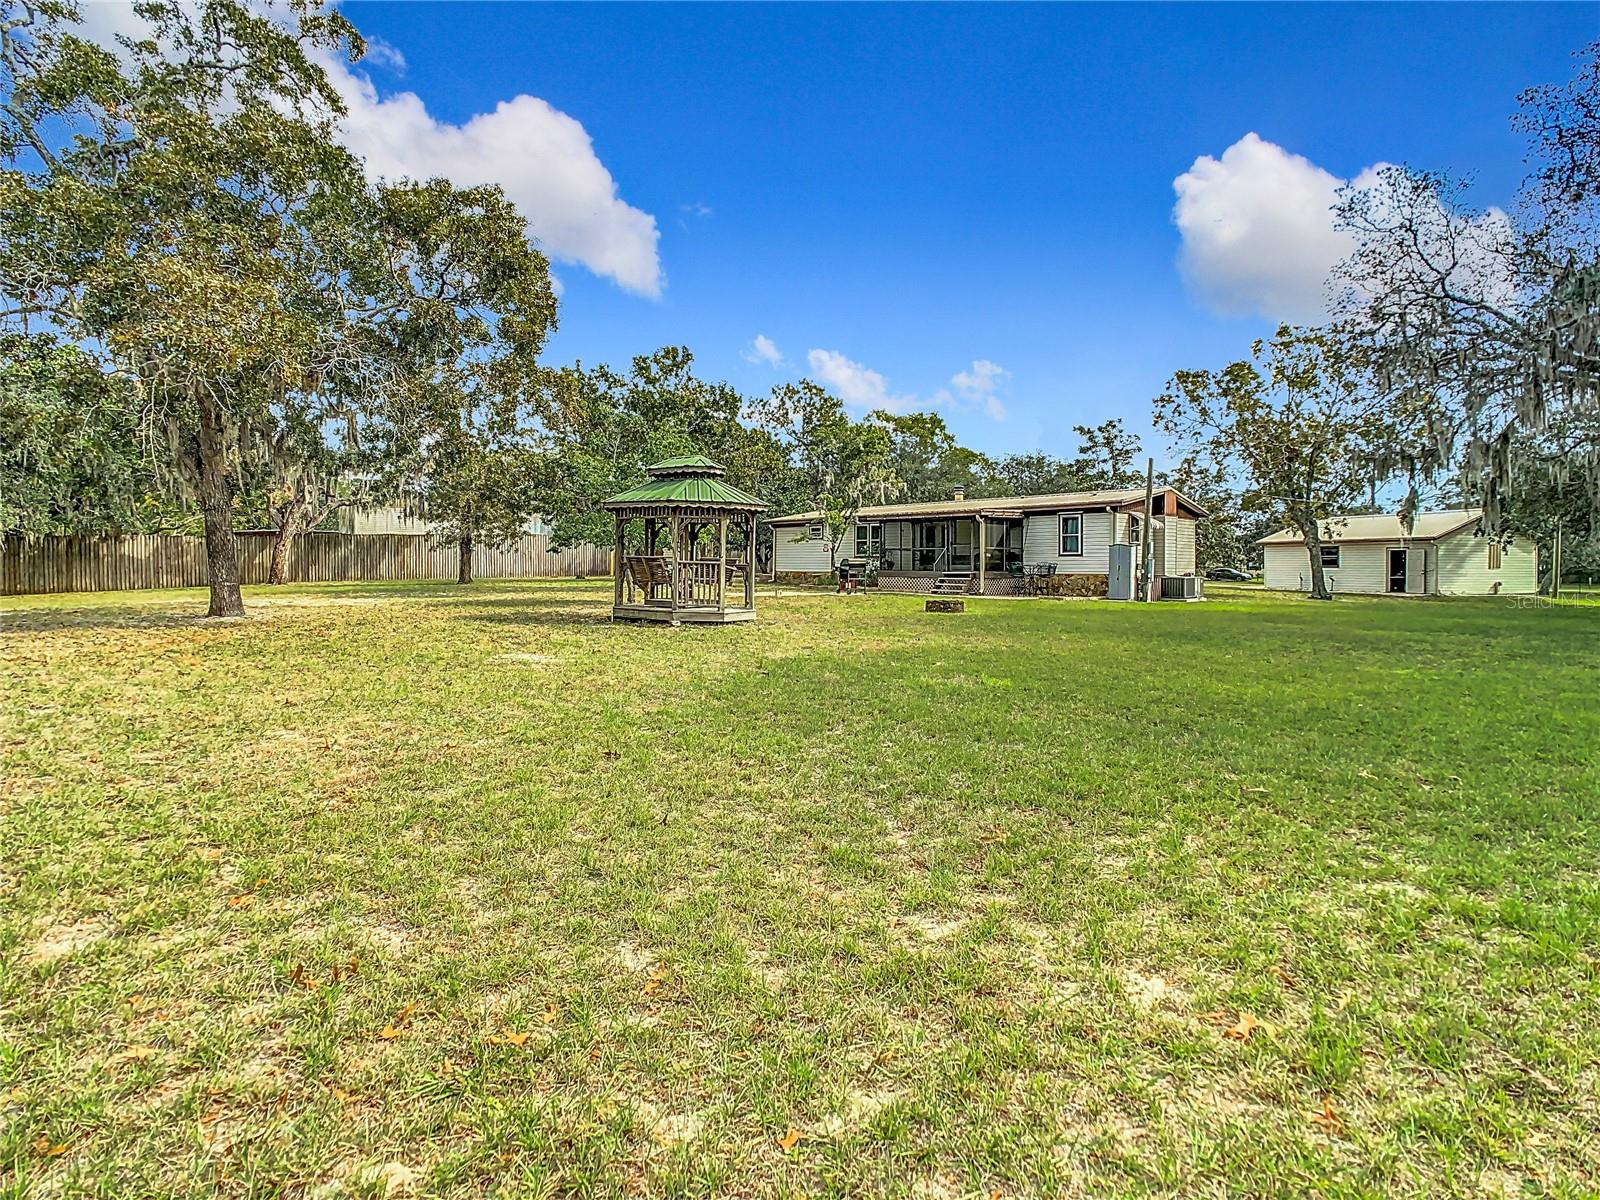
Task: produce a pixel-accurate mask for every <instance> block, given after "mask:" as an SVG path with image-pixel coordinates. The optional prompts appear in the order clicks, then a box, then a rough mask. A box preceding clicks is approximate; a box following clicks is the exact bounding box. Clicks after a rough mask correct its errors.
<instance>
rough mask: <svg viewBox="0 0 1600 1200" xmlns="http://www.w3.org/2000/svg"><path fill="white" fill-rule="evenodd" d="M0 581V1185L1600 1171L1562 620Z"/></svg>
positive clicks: (1508, 608) (762, 1184) (227, 1186)
mask: <svg viewBox="0 0 1600 1200" xmlns="http://www.w3.org/2000/svg"><path fill="white" fill-rule="evenodd" d="M1230 596H1231V598H1223V599H1213V600H1211V601H1209V602H1207V603H1205V604H1202V605H1187V606H1186V605H1177V604H1159V605H1154V606H1135V605H1114V604H1110V603H1105V602H1091V601H1026V602H1022V601H999V600H996V601H987V602H983V601H978V602H969V605H968V612H967V613H966V614H965V615H961V616H936V615H927V614H924V613H923V612H922V611H921V601H920V600H919V599H916V598H912V597H892V596H858V597H834V596H825V595H790V596H777V597H771V598H767V597H764V598H763V600H762V611H761V620H760V621H759V623H757V624H755V625H751V626H746V627H733V628H726V629H711V628H688V627H686V628H682V629H676V630H673V629H665V628H641V627H628V626H613V625H611V624H610V623H609V621H608V620H607V619H606V618H607V613H608V605H609V589H608V588H607V587H606V586H604V585H597V584H593V583H590V584H572V583H565V584H546V583H516V584H512V583H478V584H474V585H472V586H471V587H468V588H458V587H455V586H450V585H367V586H353V585H352V586H321V587H294V588H285V589H278V590H269V589H254V590H252V591H251V592H250V593H249V595H248V596H247V600H248V602H249V603H250V604H251V609H252V613H253V615H252V616H251V617H249V618H248V619H246V620H244V621H239V622H230V623H221V624H208V623H206V622H204V621H199V620H196V619H195V618H194V614H195V613H196V612H198V611H200V610H201V609H202V607H203V598H202V597H201V596H200V595H199V593H195V592H188V593H142V594H139V593H133V594H121V595H112V596H67V597H44V598H33V599H23V600H8V601H7V602H6V603H5V609H4V613H3V616H4V625H5V630H4V635H3V637H0V646H3V655H4V659H3V666H0V678H3V680H4V693H3V704H4V708H3V714H0V737H3V751H4V759H5V770H4V791H3V799H0V851H3V853H0V872H3V873H0V1121H3V1125H0V1192H3V1193H4V1194H8V1195H29V1196H31V1195H40V1196H58V1195H66V1196H74V1195H100V1196H107V1197H112V1196H115V1197H187V1196H211V1195H222V1196H289V1197H299V1196H307V1197H313V1196H315V1197H325V1196H336V1195H353V1196H376V1195H383V1194H385V1193H386V1192H387V1194H389V1195H391V1196H399V1195H417V1196H444V1197H466V1196H480V1195H490V1194H494V1195H508V1196H510V1195H516V1196H544V1195H550V1196H567V1195H573V1196H621V1195H630V1196H633V1195H637V1196H664V1195H680V1196H707V1195H723V1196H737V1197H746V1196H766V1195H779V1194H806V1195H834V1196H867V1195H873V1196H877V1195H885V1196H916V1197H955V1196H976V1197H1020V1196H1058V1195H1064V1196H1096V1197H1101V1196H1139V1195H1150V1194H1169V1195H1183V1196H1197V1195H1198V1196H1222V1195H1239V1196H1269V1195H1272V1196H1305V1195H1310V1194H1318V1195H1325V1196H1440V1195H1463V1196H1465V1195H1473V1196H1477V1195H1486V1196H1492V1195H1515V1196H1524V1195H1553V1196H1579V1195H1593V1194H1594V1193H1595V1191H1596V1189H1597V1188H1600V1099H1597V1095H1600V1067H1597V1064H1600V606H1597V605H1595V604H1592V603H1590V604H1582V603H1579V604H1569V605H1564V606H1556V607H1533V606H1526V605H1525V606H1520V607H1519V606H1517V605H1516V604H1514V603H1512V602H1508V601H1506V600H1480V601H1449V602H1419V601H1404V600H1393V601H1386V600H1381V599H1380V600H1361V599H1353V598H1349V599H1342V600H1340V601H1338V602H1336V603H1333V604H1324V605H1319V604H1314V603H1312V602H1309V601H1305V600H1301V599H1295V598H1275V597H1270V596H1265V595H1262V594H1260V593H1250V592H1245V591H1240V592H1234V593H1231V594H1230Z"/></svg>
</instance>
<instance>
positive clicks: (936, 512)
mask: <svg viewBox="0 0 1600 1200" xmlns="http://www.w3.org/2000/svg"><path fill="white" fill-rule="evenodd" d="M1165 492H1171V493H1172V494H1173V495H1174V496H1176V497H1177V498H1178V500H1179V501H1180V502H1181V503H1182V504H1183V505H1184V507H1186V508H1189V509H1192V510H1193V511H1195V512H1197V513H1199V514H1200V515H1201V516H1205V515H1206V510H1205V509H1203V508H1201V507H1200V506H1199V505H1198V504H1196V503H1195V502H1194V501H1193V500H1191V499H1189V497H1187V496H1185V495H1184V494H1183V493H1182V492H1180V491H1178V489H1177V488H1157V489H1156V495H1158V496H1159V495H1162V494H1163V493H1165ZM1143 503H1144V489H1143V488H1142V487H1137V488H1111V489H1106V490H1102V491H1095V492H1053V493H1049V494H1046V495H1039V496H991V497H989V498H987V499H969V500H927V501H923V502H921V503H918V504H869V505H867V506H865V507H863V508H861V509H859V510H858V511H857V512H856V519H857V520H858V521H878V520H887V519H892V518H895V517H976V516H1000V515H1006V516H1015V515H1017V514H1020V513H1023V512H1052V511H1055V510H1058V509H1074V508H1127V507H1129V506H1135V507H1136V506H1137V505H1140V504H1143ZM821 519H822V514H821V513H820V512H803V513H794V514H792V515H790V516H786V517H769V518H767V524H769V525H800V524H807V523H809V522H812V521H820V520H821Z"/></svg>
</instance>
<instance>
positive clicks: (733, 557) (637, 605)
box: [604, 454, 767, 625]
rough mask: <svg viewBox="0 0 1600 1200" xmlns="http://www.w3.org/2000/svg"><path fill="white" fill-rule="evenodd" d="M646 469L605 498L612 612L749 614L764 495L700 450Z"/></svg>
mask: <svg viewBox="0 0 1600 1200" xmlns="http://www.w3.org/2000/svg"><path fill="white" fill-rule="evenodd" d="M645 474H646V475H647V476H649V478H648V479H647V480H646V481H645V482H644V483H641V484H639V485H638V486H637V487H631V488H629V489H628V490H627V491H625V492H621V493H619V494H617V495H615V496H613V497H611V499H609V500H607V501H606V502H605V504H604V507H605V508H606V509H607V510H608V511H609V512H610V513H611V515H612V517H613V518H614V519H615V521H616V541H615V543H614V544H615V546H616V562H615V569H614V571H613V572H612V574H613V583H612V599H611V615H612V616H613V617H614V618H616V619H618V620H626V621H667V622H670V623H671V624H673V625H677V624H678V623H680V622H682V621H696V622H702V623H707V624H726V623H729V622H733V621H750V620H754V619H755V615H756V580H755V554H754V551H755V544H756V516H757V514H759V513H761V512H763V511H764V510H765V509H766V507H767V502H766V501H765V500H760V499H757V498H756V497H755V496H752V495H751V494H750V493H749V492H746V491H744V490H742V489H740V488H736V487H734V486H733V485H732V484H731V483H729V482H728V481H727V480H726V479H725V478H723V477H724V476H725V475H726V474H727V472H726V471H724V470H723V469H722V467H721V466H720V465H718V464H717V463H714V462H712V461H711V460H710V459H709V458H704V457H702V456H700V455H698V454H693V455H686V456H684V457H682V458H669V459H666V460H665V461H663V462H658V463H652V464H651V465H650V466H648V467H646V468H645Z"/></svg>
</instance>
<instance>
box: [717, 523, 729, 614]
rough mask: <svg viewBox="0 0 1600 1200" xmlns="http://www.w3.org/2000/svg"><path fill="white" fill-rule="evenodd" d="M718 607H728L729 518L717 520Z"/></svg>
mask: <svg viewBox="0 0 1600 1200" xmlns="http://www.w3.org/2000/svg"><path fill="white" fill-rule="evenodd" d="M717 607H718V608H727V607H728V518H727V517H718V518H717Z"/></svg>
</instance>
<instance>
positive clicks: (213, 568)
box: [196, 390, 244, 617]
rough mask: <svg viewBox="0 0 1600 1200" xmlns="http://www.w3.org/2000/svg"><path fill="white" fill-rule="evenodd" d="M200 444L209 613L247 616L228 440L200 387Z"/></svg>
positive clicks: (218, 412) (216, 410)
mask: <svg viewBox="0 0 1600 1200" xmlns="http://www.w3.org/2000/svg"><path fill="white" fill-rule="evenodd" d="M196 407H197V408H198V410H199V414H200V433H199V438H198V446H197V448H196V449H197V457H198V459H199V463H198V466H199V471H198V475H199V494H200V511H201V513H202V514H203V515H204V517H205V531H206V564H207V566H208V567H209V568H210V572H211V606H210V608H208V609H207V610H206V616H208V617H242V616H244V597H243V596H241V595H240V594H239V541H238V539H237V538H236V537H234V535H233V479H232V477H231V476H230V475H229V472H228V441H227V434H226V431H225V427H224V418H223V414H222V411H221V410H220V409H219V408H218V407H217V405H216V403H215V402H214V401H213V400H212V399H211V397H210V396H208V395H207V394H206V393H205V391H204V390H201V391H200V392H199V393H198V394H197V396H196Z"/></svg>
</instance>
